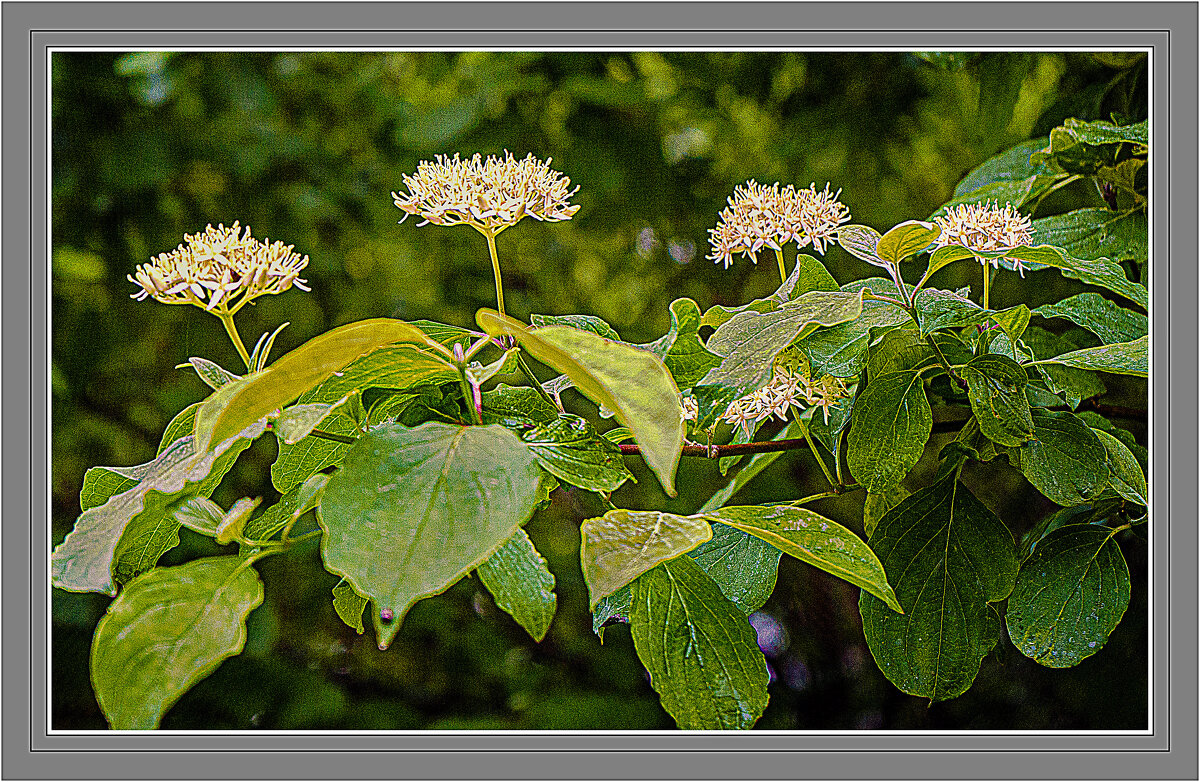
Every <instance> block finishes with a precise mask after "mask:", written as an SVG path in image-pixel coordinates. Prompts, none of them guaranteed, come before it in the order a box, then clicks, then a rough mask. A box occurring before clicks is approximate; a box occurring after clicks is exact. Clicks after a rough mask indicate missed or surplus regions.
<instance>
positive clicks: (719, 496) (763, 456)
mask: <svg viewBox="0 0 1200 782" xmlns="http://www.w3.org/2000/svg"><path fill="white" fill-rule="evenodd" d="M800 426H801V424H800V423H798V422H797V421H795V420H794V419H793V420H791V421H789V422H788V425H787V426H786V427H784V428H783V429H782V430H780V432H779V434H777V435H775V436H774V437H772V438H771V441H772V442H774V441H776V440H786V439H789V438H792V437H799V436H800V435H801V429H800ZM782 455H783V451H773V452H770V453H756V454H754V456H752V457H751V458H750V461H748V462H747V463H746V464H744V465H742V468H741V469H740V470H738V471H737V474H736V475H734V476H733V480H731V481H730V482H729V483H727V484H725V486H724V487H723V488H722V489H720V490H719V491H718V492H717V493H716V494H714V495H713V496H711V497H709V498H708V501H707V502H705V503H704V505H702V506H701V507H700V511H699V512H700V513H706V512H707V511H710V510H716V509H717V508H719V507H721V506H722V505H724V504H725V503H726V502H727V501H728V500H729V498H730V497H732V496H733V495H734V494H736V493H737V492H738V490H740V489H741V488H742V487H743V486H745V485H746V484H747V483H749V482H750V481H751V480H753V479H754V477H755V476H757V475H758V474H759V473H760V472H762V471H763V470H765V469H767V467H769V466H770V465H771V463H772V462H774V461H775V460H776V459H778V458H779V457H780V456H782Z"/></svg>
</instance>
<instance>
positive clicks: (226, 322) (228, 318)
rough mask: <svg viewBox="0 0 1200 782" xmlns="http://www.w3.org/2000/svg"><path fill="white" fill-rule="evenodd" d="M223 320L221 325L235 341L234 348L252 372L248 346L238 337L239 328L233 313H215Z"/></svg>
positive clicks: (247, 368)
mask: <svg viewBox="0 0 1200 782" xmlns="http://www.w3.org/2000/svg"><path fill="white" fill-rule="evenodd" d="M214 314H215V315H216V316H217V317H218V318H220V319H221V325H222V326H224V327H225V333H227V334H228V335H229V338H230V339H231V340H233V346H234V347H235V348H237V352H238V355H239V356H241V357H242V362H243V363H245V365H246V370H247V371H249V370H250V354H249V353H247V352H246V346H245V345H243V344H242V338H241V337H240V336H238V330H237V326H235V325H233V313H232V312H218V313H214Z"/></svg>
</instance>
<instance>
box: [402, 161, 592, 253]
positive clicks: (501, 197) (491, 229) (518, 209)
mask: <svg viewBox="0 0 1200 782" xmlns="http://www.w3.org/2000/svg"><path fill="white" fill-rule="evenodd" d="M549 163H550V160H549V159H547V160H546V161H545V162H543V161H541V160H538V159H537V158H535V157H534V156H533V155H529V156H528V157H526V158H525V159H524V160H517V159H515V158H514V157H513V156H512V153H510V152H505V153H504V158H503V159H500V158H497V157H494V156H491V155H489V156H488V158H487V160H484V159H483V158H482V157H481V156H480V155H479V154H478V153H476V154H475V156H474V157H472V158H470V159H469V160H461V159H459V156H458V154H457V153H455V155H454V157H453V158H449V157H446V156H445V155H438V156H437V162H435V163H430V162H429V161H427V160H423V161H421V163H420V164H418V166H417V171H416V173H414V174H405V175H404V186H405V187H407V188H408V191H409V192H408V193H392V199H393V200H394V201H395V202H396V206H398V207H399V208H400V209H401V210H403V211H404V217H403V218H401V220H400V222H404V220H405V219H407V218H408V216H409V215H418V216H420V217H421V218H423V220H424V221H423V222H421V223H419V225H428V224H430V223H432V224H433V225H462V224H464V223H465V224H467V225H470V226H472V227H474V228H475V229H477V230H479V231H481V232H482V233H485V234H491V235H493V236H494V235H496V234H497V233H499V232H500V231H501V230H503V229H504V228H507V227H509V226H511V225H516V224H517V223H518V222H520V221H521V220H522V219H523V218H524V217H526V216H530V217H533V218H534V219H535V220H549V221H557V220H569V219H571V217H572V216H574V214H575V212H577V211H578V210H579V207H578V206H577V205H574V206H573V205H571V204H570V203H568V201H569V200H570V198H571V196H573V195H574V194H575V192H576V191H577V190H579V187H578V186H576V187H575V189H574V190H571V189H569V188H570V186H571V180H570V179H569V178H567V177H565V176H563V175H562V173H561V172H559V171H555V170H554V169H552V168H550V166H549Z"/></svg>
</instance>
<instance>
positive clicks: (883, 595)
mask: <svg viewBox="0 0 1200 782" xmlns="http://www.w3.org/2000/svg"><path fill="white" fill-rule="evenodd" d="M706 518H707V519H708V520H709V521H719V522H721V523H722V524H728V525H729V526H731V527H734V528H736V529H739V530H741V531H742V532H745V533H746V534H747V535H753V536H754V537H756V538H761V539H762V540H764V541H766V542H767V543H770V544H771V545H772V546H774V547H775V548H777V549H779V550H780V551H782V552H783V553H784V554H789V555H791V556H793V557H795V558H796V559H799V560H800V561H801V562H807V563H808V564H810V565H812V566H813V567H816V568H820V569H821V570H824V571H825V572H826V573H831V574H833V575H835V576H837V577H838V578H841V579H844V580H845V581H848V582H850V583H851V584H854V585H855V586H857V587H860V588H862V589H864V590H866V591H867V592H870V593H871V594H873V595H875V596H876V597H878V598H879V599H880V600H883V601H884V602H885V603H887V605H888V606H890V607H891V608H893V609H895V610H896V611H899V610H900V605H899V604H898V603H897V602H896V596H895V594H894V593H893V592H892V588H891V586H889V585H888V580H887V576H886V575H885V574H884V572H883V566H882V565H881V564H880V563H879V560H878V559H877V558H876V557H875V554H874V552H872V551H871V549H870V548H869V547H868V546H867V544H866V543H864V542H863V541H862V540H861V539H860V538H859V537H858V536H857V535H855V534H854V533H853V532H851V531H850V530H848V529H846V528H845V527H843V526H842V525H841V524H838V523H837V522H834V521H832V520H831V519H827V518H825V517H824V516H821V515H820V514H818V513H814V512H813V511H811V510H808V509H807V508H797V507H793V506H790V505H776V506H775V507H764V506H761V505H748V506H741V507H729V508H720V509H718V510H715V511H710V512H709V513H708V514H706Z"/></svg>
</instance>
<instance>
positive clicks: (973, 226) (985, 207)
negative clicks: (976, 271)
mask: <svg viewBox="0 0 1200 782" xmlns="http://www.w3.org/2000/svg"><path fill="white" fill-rule="evenodd" d="M933 221H934V222H935V223H937V225H938V227H939V228H941V229H942V233H941V234H940V235H939V236H938V238H937V242H936V243H935V245H936V246H937V247H945V246H947V245H956V246H958V247H965V248H967V249H968V250H975V251H977V252H986V253H992V252H1003V251H1005V250H1012V249H1015V248H1017V247H1023V246H1026V245H1031V244H1033V224H1032V223H1031V222H1030V220H1029V216H1028V215H1023V214H1021V213H1020V212H1018V211H1017V210H1016V209H1015V208H1013V205H1012V204H1007V203H1006V204H1005V205H1004V208H1003V209H1001V208H1000V205H999V204H987V203H983V204H959V205H958V206H956V207H953V208H951V209H949V210H947V212H946V214H945V215H942V216H938V217H935V218H933ZM1012 260H1013V263H1014V265H1015V266H1016V269H1017V271H1018V272H1021V273H1022V276H1024V267H1023V266H1021V262H1020V261H1019V260H1018V259H1015V258H1014V259H1012ZM979 261H980V263H983V264H985V265H986V263H987V259H985V258H980V259H979ZM991 261H992V266H995V267H997V268H999V266H1000V258H999V257H996V258H992V259H991Z"/></svg>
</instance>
